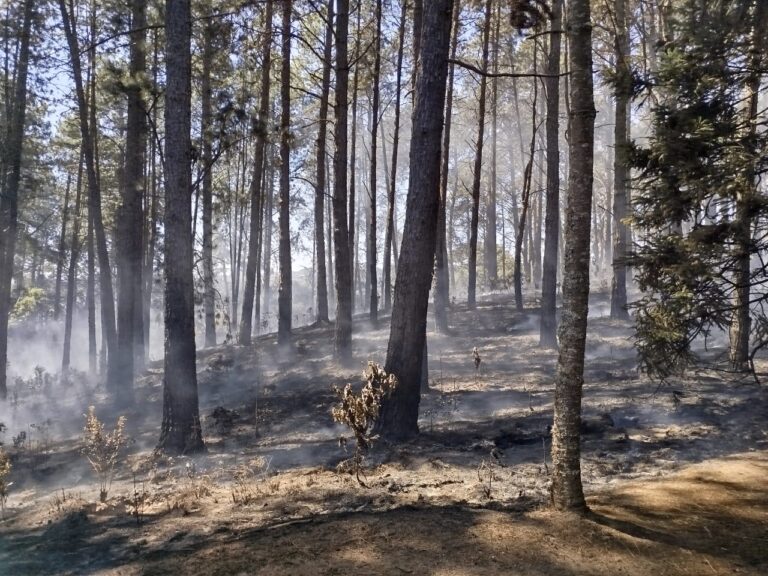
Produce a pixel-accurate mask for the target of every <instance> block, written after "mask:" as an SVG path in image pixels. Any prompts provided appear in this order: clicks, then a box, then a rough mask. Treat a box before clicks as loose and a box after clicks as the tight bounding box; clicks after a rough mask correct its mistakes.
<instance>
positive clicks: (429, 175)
mask: <svg viewBox="0 0 768 576" xmlns="http://www.w3.org/2000/svg"><path fill="white" fill-rule="evenodd" d="M452 8H453V0H433V1H431V2H429V3H428V4H427V5H426V6H425V10H424V24H423V28H422V35H421V55H420V58H421V66H420V67H419V72H418V76H417V80H416V95H415V103H414V111H413V120H412V135H411V142H412V145H411V151H410V176H409V184H408V199H407V208H406V217H405V228H404V230H403V242H402V246H401V252H400V260H399V261H398V271H397V279H396V280H395V294H394V303H393V308H392V324H391V328H390V335H389V345H388V348H387V361H386V364H385V369H386V371H387V372H388V373H390V374H394V375H395V377H396V378H397V379H398V385H397V387H396V388H395V390H394V392H393V393H392V395H391V396H390V397H389V398H387V399H386V400H385V401H384V402H383V404H382V408H381V414H380V418H379V421H378V422H377V425H376V429H377V430H378V432H379V433H380V434H382V436H384V437H385V438H387V439H389V440H394V441H399V440H403V439H406V438H409V437H412V436H414V435H415V434H417V433H418V430H419V428H418V416H419V400H420V386H421V376H422V363H423V355H422V354H419V353H414V351H422V352H423V351H424V350H425V345H426V325H427V304H428V300H429V290H430V286H431V284H432V269H433V268H432V267H433V265H434V257H435V242H436V238H437V213H438V210H439V204H440V154H441V148H442V131H443V116H444V110H445V92H446V81H447V77H448V48H449V43H450V37H451V20H452V18H451V15H452Z"/></svg>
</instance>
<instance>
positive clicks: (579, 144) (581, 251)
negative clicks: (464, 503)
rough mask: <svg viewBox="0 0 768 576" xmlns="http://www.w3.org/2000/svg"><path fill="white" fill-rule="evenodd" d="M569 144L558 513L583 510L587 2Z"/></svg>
mask: <svg viewBox="0 0 768 576" xmlns="http://www.w3.org/2000/svg"><path fill="white" fill-rule="evenodd" d="M568 35H569V45H570V48H569V50H570V72H571V80H570V90H571V112H570V142H569V156H570V157H569V161H568V165H569V166H570V174H569V177H568V207H567V210H566V216H565V261H564V269H563V319H562V322H561V324H560V330H559V336H560V337H559V340H560V354H559V356H558V360H557V372H556V375H555V414H554V426H553V429H552V464H553V472H552V503H553V505H554V507H555V508H557V509H558V510H573V511H577V512H583V511H585V510H586V508H587V504H586V502H585V500H584V491H583V488H582V484H581V434H580V428H581V394H582V386H583V383H584V345H585V341H586V336H587V313H588V304H589V236H590V215H591V214H590V212H591V210H592V179H593V176H592V168H593V156H594V127H595V115H596V113H595V104H594V96H593V88H592V26H591V23H590V3H589V0H570V2H569V3H568Z"/></svg>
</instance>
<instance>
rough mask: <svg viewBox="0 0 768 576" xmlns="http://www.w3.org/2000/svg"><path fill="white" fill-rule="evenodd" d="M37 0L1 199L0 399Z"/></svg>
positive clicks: (27, 32) (25, 39)
mask: <svg viewBox="0 0 768 576" xmlns="http://www.w3.org/2000/svg"><path fill="white" fill-rule="evenodd" d="M33 16H34V0H24V20H23V22H22V25H21V37H20V38H19V49H18V50H19V52H18V59H17V61H16V71H15V75H16V85H15V87H14V88H15V89H14V94H13V104H12V106H11V110H10V111H11V117H10V119H9V124H8V133H7V154H8V156H7V157H6V158H4V159H3V160H4V161H5V162H6V170H7V177H6V178H5V182H4V184H5V186H4V187H3V188H4V189H3V191H2V192H3V195H2V199H0V258H1V259H2V273H0V400H5V399H6V398H7V396H8V386H7V368H6V367H7V365H8V319H9V315H10V312H11V279H12V278H13V259H14V256H15V254H16V235H17V229H18V209H19V184H20V183H21V151H22V146H23V143H24V131H25V126H26V117H27V76H28V70H29V52H30V49H29V46H30V36H31V35H32V19H33Z"/></svg>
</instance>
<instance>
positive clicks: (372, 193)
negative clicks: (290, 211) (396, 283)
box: [366, 0, 381, 327]
mask: <svg viewBox="0 0 768 576" xmlns="http://www.w3.org/2000/svg"><path fill="white" fill-rule="evenodd" d="M375 18H376V32H375V34H376V39H375V40H374V49H373V51H374V54H373V77H372V78H371V83H372V84H373V99H372V103H371V166H370V171H371V173H370V177H371V189H370V190H369V191H368V194H369V198H370V213H369V216H370V218H369V221H368V225H369V228H368V247H367V250H366V252H367V265H368V278H369V282H370V285H371V291H370V300H369V310H368V314H369V318H370V321H371V323H372V325H373V326H374V327H375V326H376V325H377V324H378V321H379V287H378V285H379V281H378V277H377V272H376V196H377V193H378V173H377V170H378V156H377V151H378V136H379V76H380V75H381V0H376V14H375Z"/></svg>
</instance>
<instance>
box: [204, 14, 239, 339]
mask: <svg viewBox="0 0 768 576" xmlns="http://www.w3.org/2000/svg"><path fill="white" fill-rule="evenodd" d="M214 33H215V32H214V28H213V23H212V21H211V19H210V18H206V19H205V20H204V24H203V58H202V63H203V70H202V72H203V73H202V77H201V79H200V80H201V81H200V103H201V108H202V110H201V116H200V137H201V140H202V158H201V160H202V166H201V169H202V171H203V174H202V176H203V180H202V190H201V194H202V201H203V262H202V264H203V312H204V314H203V315H204V317H205V346H206V347H211V346H216V292H215V286H214V277H213V147H212V144H211V136H212V135H211V130H212V128H213V104H212V102H211V99H212V91H213V89H212V87H211V68H212V66H213V58H214V48H213V35H214ZM232 316H233V317H236V315H235V314H233V315H232Z"/></svg>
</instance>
